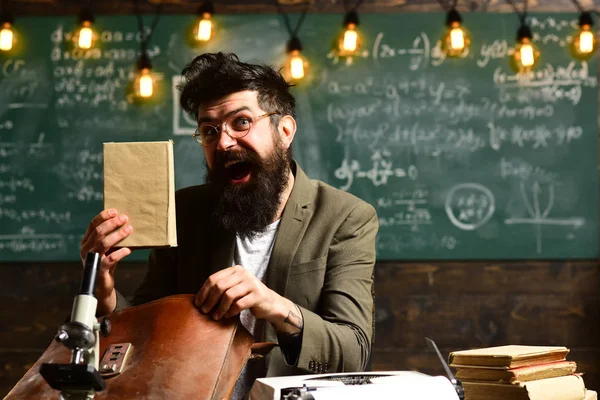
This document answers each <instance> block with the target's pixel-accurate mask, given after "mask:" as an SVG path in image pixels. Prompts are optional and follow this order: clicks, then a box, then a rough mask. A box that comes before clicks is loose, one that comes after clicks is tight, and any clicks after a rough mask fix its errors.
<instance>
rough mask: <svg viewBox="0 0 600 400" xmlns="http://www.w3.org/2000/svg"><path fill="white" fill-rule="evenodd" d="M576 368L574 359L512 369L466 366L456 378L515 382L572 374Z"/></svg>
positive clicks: (458, 370) (460, 369) (459, 371)
mask: <svg viewBox="0 0 600 400" xmlns="http://www.w3.org/2000/svg"><path fill="white" fill-rule="evenodd" d="M576 370H577V364H576V363H575V362H574V361H555V362H551V363H545V364H537V365H528V366H525V367H518V368H511V369H495V368H494V369H492V368H481V367H466V366H465V367H460V368H458V369H457V371H456V378H457V379H460V380H462V381H465V380H474V381H492V382H504V383H514V382H529V381H533V380H536V379H546V378H555V377H557V376H565V375H571V374H573V373H575V371H576Z"/></svg>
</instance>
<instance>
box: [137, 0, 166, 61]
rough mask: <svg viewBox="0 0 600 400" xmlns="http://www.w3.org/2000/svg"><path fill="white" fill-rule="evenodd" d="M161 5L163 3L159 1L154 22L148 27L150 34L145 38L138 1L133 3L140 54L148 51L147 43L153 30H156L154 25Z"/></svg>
mask: <svg viewBox="0 0 600 400" xmlns="http://www.w3.org/2000/svg"><path fill="white" fill-rule="evenodd" d="M162 5H163V2H162V1H161V2H160V3H159V4H158V5H157V6H156V13H155V15H154V20H153V21H152V25H151V26H150V32H149V33H148V35H147V36H146V35H145V34H144V21H143V20H142V15H141V14H140V10H139V7H138V0H135V2H134V8H135V14H136V16H137V22H138V31H139V33H140V50H141V51H142V54H145V53H146V51H147V50H148V43H149V42H150V39H151V38H152V34H153V33H154V28H156V24H157V23H158V18H159V17H160V10H161V7H162Z"/></svg>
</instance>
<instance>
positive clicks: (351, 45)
mask: <svg viewBox="0 0 600 400" xmlns="http://www.w3.org/2000/svg"><path fill="white" fill-rule="evenodd" d="M354 28H356V26H355V25H354V24H348V27H347V29H346V31H345V32H344V41H343V45H342V50H344V51H356V48H357V47H358V32H356V30H355V29H354Z"/></svg>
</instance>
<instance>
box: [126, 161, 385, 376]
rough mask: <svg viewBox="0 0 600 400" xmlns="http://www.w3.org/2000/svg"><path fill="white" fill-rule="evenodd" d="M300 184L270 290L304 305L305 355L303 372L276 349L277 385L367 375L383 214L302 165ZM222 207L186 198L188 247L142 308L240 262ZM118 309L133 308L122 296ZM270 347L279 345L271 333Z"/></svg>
mask: <svg viewBox="0 0 600 400" xmlns="http://www.w3.org/2000/svg"><path fill="white" fill-rule="evenodd" d="M293 172H294V175H295V183H294V187H293V189H292V192H291V194H290V198H289V199H288V202H287V204H286V206H285V209H284V211H283V215H282V218H281V222H280V224H279V229H278V233H277V236H276V238H275V244H274V247H273V252H272V254H271V259H270V261H269V265H268V269H267V277H266V285H267V286H268V287H269V288H271V289H272V290H274V291H276V292H277V293H279V294H280V295H282V296H284V297H286V298H288V299H290V300H291V301H292V302H294V303H296V304H297V305H298V306H300V309H301V311H302V315H303V317H304V330H303V334H302V347H301V350H300V354H299V357H298V360H297V363H296V365H288V364H287V363H286V362H285V360H284V357H283V356H282V354H281V351H280V350H279V349H278V348H275V349H274V350H273V351H272V352H271V353H270V354H269V355H268V356H267V358H266V360H265V361H266V366H267V376H281V375H297V374H302V373H306V372H307V371H308V372H343V371H361V370H364V368H365V367H366V365H367V361H368V359H369V355H370V350H371V339H372V317H373V313H372V311H373V297H372V292H371V289H372V285H373V266H374V264H375V236H376V234H377V229H378V222H377V215H376V213H375V209H374V208H373V207H372V206H371V205H370V204H368V203H366V202H364V201H362V200H360V199H359V198H357V197H355V196H353V195H351V194H349V193H346V192H343V191H341V190H338V189H335V188H333V187H331V186H329V185H327V184H325V183H323V182H321V181H317V180H310V179H309V178H308V177H307V176H306V174H305V173H304V172H303V171H302V169H300V168H299V167H298V166H296V165H294V171H293ZM217 201H218V198H217V196H216V195H215V194H214V193H213V192H212V190H211V187H210V185H201V186H193V187H188V188H185V189H182V190H179V191H177V194H176V213H177V238H178V245H179V246H178V247H174V248H168V249H156V250H153V251H152V252H151V254H150V257H149V260H148V270H147V273H146V276H145V277H144V279H143V281H142V283H141V284H140V286H139V287H138V289H137V290H136V292H135V294H134V296H133V300H132V304H140V303H145V302H148V301H151V300H155V299H158V298H161V297H164V296H168V295H172V294H178V293H197V292H198V291H199V290H200V287H201V286H202V284H203V283H204V281H205V280H206V279H207V278H208V277H209V276H210V275H211V274H213V273H214V272H216V271H218V270H220V269H223V268H227V267H230V266H231V265H232V263H233V251H234V246H235V236H234V235H232V234H227V233H225V232H222V231H219V230H218V229H216V228H215V227H214V226H212V223H211V217H210V215H211V212H212V209H213V207H214V205H215V204H216V202H217ZM117 304H118V305H117V308H118V309H120V308H123V307H126V306H127V305H128V304H129V303H128V302H127V301H126V300H125V299H124V298H123V297H122V296H121V295H118V298H117ZM263 340H265V341H273V342H276V341H277V335H276V334H275V331H274V330H273V329H272V327H271V326H270V324H268V323H267V324H265V333H264V338H263Z"/></svg>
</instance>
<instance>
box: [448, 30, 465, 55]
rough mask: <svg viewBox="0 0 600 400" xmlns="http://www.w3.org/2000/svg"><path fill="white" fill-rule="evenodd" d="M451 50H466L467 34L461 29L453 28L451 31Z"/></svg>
mask: <svg viewBox="0 0 600 400" xmlns="http://www.w3.org/2000/svg"><path fill="white" fill-rule="evenodd" d="M450 48H451V49H452V50H462V49H464V48H465V34H464V32H463V30H462V29H461V28H460V27H457V28H452V30H451V31H450Z"/></svg>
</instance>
